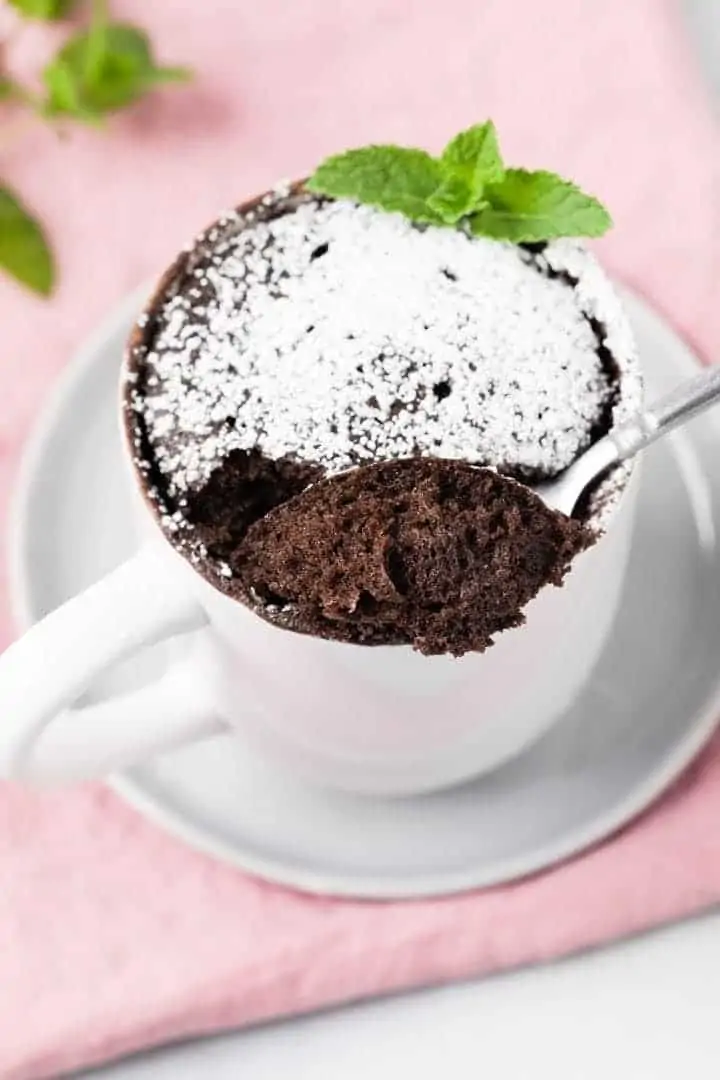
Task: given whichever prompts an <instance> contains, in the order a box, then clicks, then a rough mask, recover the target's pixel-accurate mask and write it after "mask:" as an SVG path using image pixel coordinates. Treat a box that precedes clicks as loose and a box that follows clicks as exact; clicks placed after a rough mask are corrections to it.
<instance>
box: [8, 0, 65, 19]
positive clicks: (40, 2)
mask: <svg viewBox="0 0 720 1080" xmlns="http://www.w3.org/2000/svg"><path fill="white" fill-rule="evenodd" d="M9 3H10V6H11V7H14V8H15V10H16V11H19V12H20V14H21V15H27V16H28V18H30V19H47V20H53V19H62V18H64V17H65V16H66V15H68V14H69V13H70V11H71V9H72V8H73V7H74V5H75V0H9Z"/></svg>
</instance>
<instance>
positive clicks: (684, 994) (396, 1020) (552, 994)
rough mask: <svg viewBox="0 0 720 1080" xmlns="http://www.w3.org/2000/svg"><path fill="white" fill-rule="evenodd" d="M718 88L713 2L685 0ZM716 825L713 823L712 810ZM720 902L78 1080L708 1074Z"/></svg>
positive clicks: (717, 1070) (717, 1059)
mask: <svg viewBox="0 0 720 1080" xmlns="http://www.w3.org/2000/svg"><path fill="white" fill-rule="evenodd" d="M683 7H684V9H685V12H686V15H687V19H688V26H689V29H690V32H691V35H692V38H693V41H694V42H695V44H696V48H697V53H698V58H699V62H700V64H701V65H702V67H703V69H704V71H705V72H706V74H707V76H708V80H709V82H710V85H711V87H712V88H713V90H714V91H715V92H716V94H719V93H720V0H684V3H683ZM718 828H720V822H718ZM719 1010H720V913H718V914H713V915H708V916H705V917H703V918H700V919H696V920H693V921H690V922H686V923H683V924H681V925H678V926H673V927H668V928H666V929H663V930H659V931H657V932H655V933H652V934H648V935H646V936H644V937H641V938H636V939H634V940H632V941H626V942H622V943H620V944H615V945H613V946H611V947H608V948H605V949H603V950H600V951H597V952H593V953H588V954H585V955H582V956H577V957H573V958H571V959H568V960H565V961H562V962H559V963H555V964H549V965H545V966H543V967H538V968H533V969H524V970H521V971H517V972H513V973H509V974H506V975H500V976H496V977H494V978H491V979H485V980H482V981H478V982H474V983H468V984H464V985H461V986H457V985H456V986H451V987H446V988H443V989H440V990H424V991H421V992H418V993H415V994H411V995H405V996H403V997H396V998H392V999H388V1000H385V1001H374V1002H370V1003H367V1004H364V1005H358V1006H355V1007H353V1008H345V1009H338V1010H336V1011H333V1012H328V1013H324V1014H322V1015H318V1016H313V1017H307V1018H303V1019H295V1020H291V1021H286V1022H284V1023H277V1024H271V1025H269V1026H267V1027H265V1028H261V1029H256V1030H254V1031H246V1032H240V1033H235V1034H231V1035H227V1036H220V1037H217V1038H214V1039H206V1040H202V1041H200V1042H194V1043H186V1044H184V1045H183V1046H181V1047H171V1048H166V1049H162V1050H159V1051H155V1052H153V1053H150V1054H143V1055H140V1056H138V1057H136V1058H133V1059H132V1060H128V1061H124V1062H121V1063H119V1064H117V1065H114V1066H110V1067H107V1068H105V1069H101V1070H97V1071H93V1072H91V1073H87V1074H84V1075H85V1076H86V1078H87V1080H90V1078H91V1077H92V1078H94V1080H196V1078H202V1080H206V1078H207V1080H243V1078H245V1077H247V1078H251V1080H280V1078H282V1077H285V1076H287V1077H292V1080H305V1078H307V1080H310V1078H312V1080H369V1078H371V1080H391V1078H392V1080H405V1078H406V1077H408V1078H410V1077H412V1078H413V1080H426V1078H427V1080H431V1078H432V1080H437V1077H447V1078H448V1080H450V1078H455V1077H473V1078H476V1077H482V1076H487V1077H491V1078H492V1080H526V1078H532V1080H608V1077H613V1078H617V1080H705V1078H708V1080H716V1078H718V1077H720V1044H718V1039H717V1036H716V1031H717V1025H718V1019H717V1017H718V1011H719Z"/></svg>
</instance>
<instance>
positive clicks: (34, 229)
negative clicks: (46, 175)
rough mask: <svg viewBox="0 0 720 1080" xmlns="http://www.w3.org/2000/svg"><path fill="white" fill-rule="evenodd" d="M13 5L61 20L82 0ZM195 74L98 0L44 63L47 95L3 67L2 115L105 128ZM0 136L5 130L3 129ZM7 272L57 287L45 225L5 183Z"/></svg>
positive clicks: (1, 214) (0, 209)
mask: <svg viewBox="0 0 720 1080" xmlns="http://www.w3.org/2000/svg"><path fill="white" fill-rule="evenodd" d="M0 2H1V0H0ZM10 3H11V4H12V6H13V7H14V8H15V9H16V10H17V11H18V12H20V14H22V15H24V16H26V17H28V18H32V19H44V20H48V21H53V20H58V19H62V18H63V17H64V16H66V15H69V14H71V13H74V10H75V8H76V7H79V6H80V5H79V4H78V3H77V2H76V0H10ZM0 59H2V57H0ZM188 78H190V72H189V71H188V69H187V68H184V67H164V66H162V65H160V64H158V63H156V61H155V58H154V54H153V50H152V46H151V42H150V39H149V38H148V36H147V34H146V33H145V32H144V30H142V29H141V28H140V27H137V26H132V25H130V24H129V23H121V22H114V21H113V20H112V19H110V17H109V15H108V4H107V0H92V5H91V17H90V19H89V20H86V23H85V25H84V26H83V27H81V28H79V29H77V30H76V31H75V32H74V33H73V34H71V36H70V37H69V38H68V39H67V40H66V41H65V43H64V44H63V45H62V47H61V48H60V49H59V51H58V52H57V53H56V55H55V56H54V57H53V58H52V59H51V60H50V61H49V63H48V64H47V65H46V66H45V68H44V70H43V72H42V79H43V83H44V94H43V95H38V94H35V93H34V92H32V91H29V90H27V89H26V88H25V87H24V86H23V85H20V84H18V83H17V82H15V81H14V80H13V79H11V78H10V77H9V75H8V74H7V73H6V72H5V71H4V70H0V105H1V106H2V112H1V114H0V115H2V116H4V115H6V114H7V115H10V116H11V117H12V114H13V113H14V112H16V111H18V110H19V109H20V108H21V107H25V109H26V110H29V111H30V113H31V114H34V115H35V116H39V117H40V118H41V119H43V120H47V121H51V122H53V123H57V124H63V125H64V124H66V123H67V122H68V121H73V122H75V123H78V122H79V123H86V124H95V125H99V124H101V123H102V122H103V120H104V118H105V117H106V116H108V115H109V114H111V113H115V112H117V111H118V110H120V109H124V108H126V107H127V106H129V105H132V104H133V103H134V102H136V101H137V100H138V99H139V98H141V97H143V96H144V95H145V94H147V93H149V92H150V91H151V90H153V89H155V87H157V86H160V85H161V84H163V83H172V82H184V81H185V80H187V79H188ZM12 126H13V125H12V123H11V124H10V125H9V127H10V129H12ZM0 135H4V132H1V131H0ZM0 270H4V271H5V272H6V273H8V274H10V275H11V276H12V277H14V278H15V279H16V280H17V281H19V282H20V283H21V284H23V285H25V286H26V287H27V288H29V289H32V290H33V291H35V292H37V293H39V294H40V295H42V296H47V295H48V294H49V293H50V292H51V290H52V287H53V284H54V279H55V269H54V262H53V257H52V253H51V251H50V248H49V244H48V241H47V238H46V236H45V234H44V232H43V230H42V228H41V226H40V224H39V223H38V221H37V220H36V218H35V217H34V216H33V214H32V213H31V212H30V210H28V209H27V207H26V206H24V204H23V203H22V202H21V200H20V199H19V198H18V196H17V195H16V194H15V193H14V192H13V191H11V190H10V189H9V188H7V187H5V186H3V184H2V182H1V181H0Z"/></svg>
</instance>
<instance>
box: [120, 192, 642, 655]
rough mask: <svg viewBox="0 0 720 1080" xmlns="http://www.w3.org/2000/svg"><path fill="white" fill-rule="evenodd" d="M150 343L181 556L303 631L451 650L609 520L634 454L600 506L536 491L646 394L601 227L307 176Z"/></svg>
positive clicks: (202, 272) (175, 275)
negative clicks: (604, 260) (533, 225)
mask: <svg viewBox="0 0 720 1080" xmlns="http://www.w3.org/2000/svg"><path fill="white" fill-rule="evenodd" d="M527 175H531V174H527ZM538 175H539V174H538ZM543 175H546V174H543ZM129 348H130V355H129V365H128V381H127V386H126V398H125V401H126V407H125V415H126V423H127V428H128V433H129V437H130V440H131V445H132V446H133V448H134V459H135V465H136V468H137V470H138V472H139V474H140V475H141V477H142V481H143V485H144V488H145V491H146V493H147V495H148V497H149V499H150V500H151V501H152V504H153V506H154V508H155V511H156V516H157V519H158V521H159V523H160V525H161V527H162V529H163V532H164V533H165V535H166V536H167V537H168V539H169V540H170V541H171V543H172V544H173V545H174V546H175V547H176V549H177V550H178V551H179V552H180V553H181V554H182V555H184V556H185V557H186V558H187V559H189V560H190V561H191V562H192V563H193V565H194V566H195V567H196V568H197V569H198V570H199V571H200V572H201V573H202V574H203V575H204V576H205V577H206V578H207V579H208V580H209V581H211V582H212V583H213V584H214V585H215V586H216V587H217V588H218V589H220V590H222V591H223V592H225V593H227V594H228V595H229V596H231V597H232V598H234V599H236V600H239V601H241V602H242V603H244V604H246V605H248V606H249V607H250V608H251V609H252V610H254V611H255V612H256V613H257V614H258V615H260V616H262V617H263V618H264V619H266V620H268V621H270V622H273V623H275V624H276V625H278V626H281V627H285V628H287V629H288V630H294V631H298V632H301V633H309V634H314V635H317V636H320V637H325V638H330V639H334V640H339V641H347V642H355V643H358V644H364V645H375V644H409V645H412V646H413V647H415V648H416V649H419V650H420V651H422V652H425V653H432V654H435V653H452V654H454V655H462V654H463V653H465V652H468V651H482V650H483V649H485V648H486V647H487V646H488V645H490V644H491V643H492V639H493V636H494V635H496V634H497V633H499V632H501V631H503V630H506V629H508V628H510V627H516V626H519V625H521V623H522V621H523V609H524V607H525V605H526V604H527V603H528V602H529V601H530V600H531V599H532V597H533V596H535V595H536V594H537V592H538V591H539V590H540V589H542V588H544V587H545V586H546V585H550V584H553V585H560V584H561V583H562V579H563V576H564V575H565V573H566V572H567V571H568V570H569V568H570V565H571V562H572V560H573V559H574V558H575V557H576V556H577V555H578V554H579V553H580V552H582V551H583V550H584V549H585V548H587V547H588V546H589V545H591V544H593V543H594V542H595V541H596V540H597V539H598V538H599V537H600V536H601V534H602V530H603V523H604V521H605V520H606V516H607V514H608V513H609V512H610V510H611V508H612V505H613V503H614V501H615V500H616V499H617V498H618V496H619V494H620V492H621V490H622V488H623V486H624V483H625V479H626V476H625V473H624V470H623V468H622V467H621V468H619V469H618V470H616V472H615V473H614V474H613V475H611V476H610V477H609V478H608V479H607V480H606V481H605V482H604V483H603V484H602V485H601V487H600V488H599V489H598V490H596V491H595V492H594V493H593V494H592V496H591V498H590V499H589V500H588V501H587V504H586V505H585V507H584V509H583V513H582V515H581V516H580V518H579V519H578V520H575V519H570V518H567V517H565V516H564V515H563V514H560V513H558V512H555V511H552V510H550V509H548V508H547V507H546V506H545V505H544V503H543V502H542V500H541V499H540V498H539V497H538V496H537V495H536V494H535V493H534V492H533V491H532V484H533V483H537V482H539V481H541V480H545V479H549V478H552V477H554V476H557V475H558V474H559V473H560V472H562V471H563V470H564V469H565V468H567V467H568V466H569V465H570V464H571V463H572V462H573V461H574V460H575V459H576V458H577V456H578V455H579V454H581V453H582V452H583V451H584V450H585V449H586V448H587V447H588V446H589V445H591V444H592V443H593V442H594V441H596V440H597V439H598V438H600V437H602V436H603V435H604V434H606V433H607V431H609V430H610V428H611V427H612V426H613V425H614V424H616V423H617V422H619V421H621V420H623V419H625V418H626V417H628V416H629V415H631V414H632V413H634V412H635V411H636V410H637V408H638V407H639V404H640V399H641V382H640V377H639V373H638V367H637V359H636V353H635V345H634V341H633V337H632V333H631V330H630V328H629V325H628V322H627V319H626V317H625V315H624V312H623V310H622V307H621V304H620V302H619V300H618V299H617V297H616V295H615V293H614V291H613V289H612V287H611V285H610V284H609V282H608V280H607V278H606V276H605V275H604V273H603V271H602V270H601V269H600V267H599V265H598V263H597V262H596V260H595V258H594V257H593V256H592V255H591V254H590V253H589V251H588V250H587V249H586V247H585V246H584V245H583V244H582V243H581V242H579V241H578V240H577V239H573V238H567V237H561V238H558V239H548V240H547V241H545V240H543V241H533V242H519V243H516V242H512V241H510V240H504V239H496V238H494V237H492V236H487V235H472V232H471V231H470V230H468V229H465V228H447V227H443V225H442V224H440V223H435V222H434V221H432V220H430V221H427V220H411V219H410V218H409V217H408V216H406V215H404V214H403V213H399V212H389V211H388V210H387V209H379V208H378V207H377V206H375V205H367V204H364V203H362V202H358V201H356V200H354V199H349V198H343V197H329V196H328V195H326V194H323V193H318V192H316V191H310V190H308V189H307V187H306V186H304V185H303V184H297V185H293V186H289V187H285V188H279V189H277V190H275V191H272V192H270V193H268V194H266V195H263V196H262V197H260V198H258V199H256V200H253V201H251V202H249V203H246V204H244V205H242V206H240V207H239V208H238V209H237V210H236V211H233V212H232V213H229V214H226V215H225V216H223V217H222V218H221V219H220V220H219V221H217V222H216V223H215V224H214V225H212V226H211V227H210V228H209V229H208V230H207V231H206V232H204V233H203V234H202V235H201V236H199V237H198V239H197V240H196V241H195V243H194V244H193V245H192V246H191V247H190V248H189V249H187V250H186V251H184V252H183V253H182V254H181V255H180V257H179V258H178V260H177V261H176V262H175V264H174V265H173V266H172V267H171V268H170V270H169V271H168V272H167V273H166V275H165V276H164V278H163V279H162V281H161V283H160V285H159V287H158V289H157V291H156V293H155V295H154V297H153V299H152V301H151V303H150V305H149V306H148V308H147V310H146V312H145V313H144V315H143V316H142V317H141V319H140V320H139V321H138V324H137V326H136V328H135V331H134V333H133V335H132V338H131V341H130V346H129Z"/></svg>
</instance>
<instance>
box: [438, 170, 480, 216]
mask: <svg viewBox="0 0 720 1080" xmlns="http://www.w3.org/2000/svg"><path fill="white" fill-rule="evenodd" d="M427 205H428V206H429V207H430V209H431V210H433V211H435V213H436V214H438V216H439V217H440V218H441V219H442V221H443V223H444V224H445V225H456V224H457V223H458V221H460V218H463V217H465V216H466V215H467V214H469V213H470V211H471V210H476V209H479V206H478V203H477V199H476V196H475V194H474V192H473V190H472V188H471V187H470V184H468V182H467V180H465V179H464V178H463V177H462V176H450V177H448V178H447V179H446V180H443V182H442V183H441V184H440V187H439V188H437V190H436V191H434V192H433V193H432V195H431V196H430V198H429V199H428V201H427Z"/></svg>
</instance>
